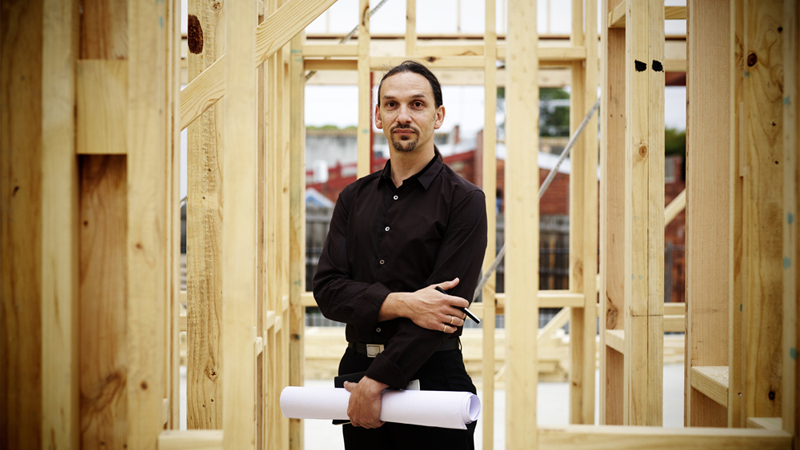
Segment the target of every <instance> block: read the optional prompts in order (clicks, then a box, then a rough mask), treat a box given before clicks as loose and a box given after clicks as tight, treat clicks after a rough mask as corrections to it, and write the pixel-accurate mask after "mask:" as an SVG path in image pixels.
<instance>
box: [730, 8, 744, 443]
mask: <svg viewBox="0 0 800 450" xmlns="http://www.w3.org/2000/svg"><path fill="white" fill-rule="evenodd" d="M730 20H731V22H730V33H729V36H728V38H729V39H730V53H729V58H730V61H731V71H730V77H729V78H730V86H731V90H730V94H729V97H730V102H731V109H730V119H729V122H730V138H729V141H730V144H731V147H730V153H731V168H730V170H731V173H730V179H731V186H730V193H729V195H730V201H731V206H730V207H731V216H730V223H731V225H730V229H731V249H730V251H731V256H732V258H733V266H732V267H731V268H730V274H729V275H728V285H729V288H728V289H729V290H730V293H731V296H730V301H729V305H728V314H729V317H728V330H729V331H728V334H729V336H730V343H729V346H728V367H730V370H729V372H728V386H729V389H728V424H729V425H730V426H732V427H734V428H743V427H745V425H746V420H747V415H746V414H745V411H744V408H743V407H742V406H743V404H744V402H743V398H742V397H743V392H744V380H745V365H744V355H745V353H744V350H745V345H744V300H743V298H744V291H745V276H746V274H745V269H744V267H745V264H744V257H743V255H744V239H743V237H744V235H743V229H744V219H743V213H744V203H743V201H744V179H743V175H744V166H745V164H743V161H744V160H745V159H744V158H743V157H742V156H743V149H744V142H745V140H744V136H745V128H746V127H745V126H744V123H745V120H744V119H745V113H746V112H745V110H744V102H743V99H744V67H745V65H744V48H743V47H744V0H735V1H732V2H731V4H730Z"/></svg>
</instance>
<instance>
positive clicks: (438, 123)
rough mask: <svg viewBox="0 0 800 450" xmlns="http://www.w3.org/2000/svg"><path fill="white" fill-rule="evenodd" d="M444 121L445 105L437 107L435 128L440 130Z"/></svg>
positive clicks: (434, 121)
mask: <svg viewBox="0 0 800 450" xmlns="http://www.w3.org/2000/svg"><path fill="white" fill-rule="evenodd" d="M443 123H444V105H442V106H440V107H438V108H436V115H435V116H434V120H433V128H434V129H435V130H438V129H439V128H441V126H442V124H443Z"/></svg>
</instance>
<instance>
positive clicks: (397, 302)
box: [378, 278, 469, 334]
mask: <svg viewBox="0 0 800 450" xmlns="http://www.w3.org/2000/svg"><path fill="white" fill-rule="evenodd" d="M458 282H459V280H458V278H455V279H453V280H451V281H445V282H444V283H439V284H432V285H430V286H428V287H426V288H423V289H420V290H418V291H416V292H393V293H391V294H389V296H388V297H386V300H385V301H384V302H383V306H382V307H381V310H380V313H379V315H378V320H379V321H381V322H382V321H385V320H391V319H395V318H397V317H406V318H409V319H411V320H412V321H413V322H414V323H415V324H416V325H417V326H419V327H421V328H427V329H429V330H434V331H441V332H443V333H447V334H452V333H455V332H456V329H457V327H460V326H462V325H464V319H465V318H466V314H464V312H462V311H461V310H460V309H458V307H461V308H466V307H468V306H469V302H468V301H466V300H464V299H463V298H461V297H455V296H452V295H447V294H443V293H441V292H439V291H437V290H436V288H437V287H440V288H442V289H443V290H445V291H447V290H450V289H453V288H454V287H456V286H457V285H458Z"/></svg>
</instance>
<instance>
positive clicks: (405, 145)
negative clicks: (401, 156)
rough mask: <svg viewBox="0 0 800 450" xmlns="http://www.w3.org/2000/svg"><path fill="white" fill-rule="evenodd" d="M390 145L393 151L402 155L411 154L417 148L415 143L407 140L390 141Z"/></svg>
mask: <svg viewBox="0 0 800 450" xmlns="http://www.w3.org/2000/svg"><path fill="white" fill-rule="evenodd" d="M392 145H393V146H394V149H395V150H397V151H398V152H403V153H411V152H413V151H414V149H415V148H417V141H415V140H408V141H400V140H396V139H392Z"/></svg>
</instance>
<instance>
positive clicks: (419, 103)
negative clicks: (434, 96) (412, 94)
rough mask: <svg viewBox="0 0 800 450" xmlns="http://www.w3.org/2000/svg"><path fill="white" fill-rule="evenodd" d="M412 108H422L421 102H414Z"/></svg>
mask: <svg viewBox="0 0 800 450" xmlns="http://www.w3.org/2000/svg"><path fill="white" fill-rule="evenodd" d="M414 106H416V107H417V108H421V107H422V102H415V103H414Z"/></svg>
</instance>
